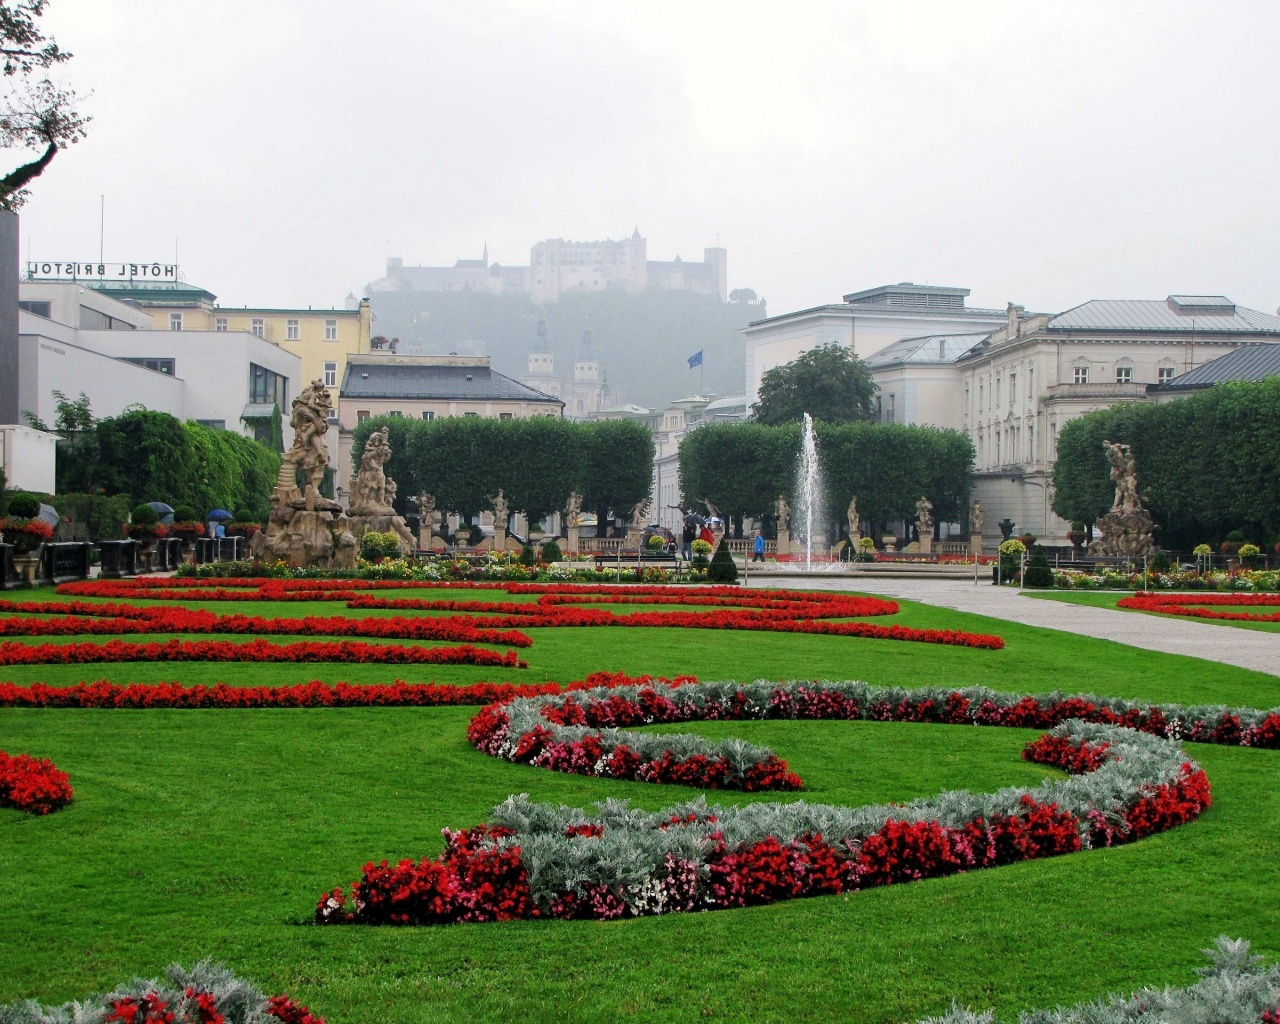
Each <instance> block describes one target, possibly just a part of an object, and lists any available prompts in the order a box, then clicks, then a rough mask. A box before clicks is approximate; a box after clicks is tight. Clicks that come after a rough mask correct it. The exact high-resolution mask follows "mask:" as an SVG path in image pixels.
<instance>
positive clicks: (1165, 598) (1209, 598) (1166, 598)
mask: <svg viewBox="0 0 1280 1024" xmlns="http://www.w3.org/2000/svg"><path fill="white" fill-rule="evenodd" d="M1201 605H1216V606H1219V607H1223V606H1226V607H1237V608H1239V607H1244V608H1258V607H1263V608H1274V607H1277V606H1280V594H1213V593H1204V594H1153V593H1151V592H1149V591H1144V592H1142V593H1139V594H1134V595H1133V596H1132V597H1122V598H1121V599H1120V600H1119V601H1117V602H1116V607H1118V608H1129V609H1132V610H1133V611H1139V612H1159V613H1160V614H1162V615H1184V616H1186V617H1187V618H1192V619H1224V620H1229V621H1237V622H1280V612H1271V613H1269V614H1265V615H1256V614H1253V613H1251V612H1219V611H1214V610H1213V609H1212V608H1206V607H1197V606H1201Z"/></svg>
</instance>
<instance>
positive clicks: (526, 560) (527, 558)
mask: <svg viewBox="0 0 1280 1024" xmlns="http://www.w3.org/2000/svg"><path fill="white" fill-rule="evenodd" d="M519 562H520V564H521V565H537V564H538V556H537V555H536V554H535V553H534V550H533V545H532V544H529V543H527V542H526V544H525V546H524V547H523V548H521V549H520V558H519Z"/></svg>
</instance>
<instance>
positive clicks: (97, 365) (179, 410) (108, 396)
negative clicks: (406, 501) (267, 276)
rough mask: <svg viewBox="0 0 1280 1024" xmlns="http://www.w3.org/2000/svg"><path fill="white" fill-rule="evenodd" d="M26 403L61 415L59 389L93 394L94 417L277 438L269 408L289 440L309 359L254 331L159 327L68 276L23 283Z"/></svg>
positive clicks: (44, 416) (42, 414)
mask: <svg viewBox="0 0 1280 1024" xmlns="http://www.w3.org/2000/svg"><path fill="white" fill-rule="evenodd" d="M19 303H20V311H19V315H18V316H19V326H18V335H19V338H18V346H19V359H18V365H19V382H18V395H19V408H20V409H21V411H22V412H23V413H27V412H30V413H32V414H33V415H35V416H37V417H39V419H40V420H41V421H43V422H45V423H48V424H52V423H53V422H54V420H55V419H56V418H57V408H56V403H57V399H56V398H55V397H54V394H53V392H54V391H59V392H61V393H62V394H64V395H67V396H68V397H69V398H75V397H77V396H78V395H79V394H80V393H81V392H83V393H84V394H85V395H87V396H88V398H89V401H90V403H91V405H92V407H93V412H94V415H95V416H97V417H105V416H118V415H119V414H120V413H122V412H124V411H125V410H126V409H128V408H130V407H131V406H143V407H145V408H147V409H151V410H154V411H157V412H167V413H170V414H171V415H173V416H176V417H178V418H179V419H183V420H195V421H196V422H198V423H202V424H204V425H206V426H210V427H217V428H221V429H227V430H234V431H237V432H238V433H243V434H246V435H248V436H250V437H254V436H257V437H259V438H262V439H267V438H269V437H270V420H271V417H272V409H273V408H278V409H279V410H280V413H281V417H282V427H283V434H284V443H285V446H286V447H287V446H288V445H289V444H290V443H292V439H293V432H292V430H291V428H290V427H289V409H290V406H289V403H290V402H291V401H292V399H293V397H294V396H295V395H297V394H298V393H299V392H300V391H301V389H302V386H303V382H302V371H301V366H302V361H301V359H300V358H299V357H298V356H296V355H294V354H293V353H291V352H287V351H285V350H284V349H282V348H280V347H279V346H278V345H273V344H271V342H269V341H266V340H264V339H262V338H259V337H256V336H255V335H253V334H251V333H249V332H247V331H220V332H214V331H157V330H152V329H150V328H151V317H150V316H149V315H148V314H147V313H146V312H145V311H143V310H139V309H135V308H134V307H132V306H130V305H128V304H126V303H123V302H120V301H118V300H116V299H113V298H111V297H110V296H107V295H103V294H101V293H100V292H96V291H94V290H93V289H90V288H84V287H82V286H80V285H78V284H75V283H71V282H58V283H40V282H25V281H24V282H22V284H21V285H20V288H19Z"/></svg>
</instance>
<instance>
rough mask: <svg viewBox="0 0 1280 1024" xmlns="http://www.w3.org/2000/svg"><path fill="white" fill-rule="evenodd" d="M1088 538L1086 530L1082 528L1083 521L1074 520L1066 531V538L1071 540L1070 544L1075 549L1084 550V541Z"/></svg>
mask: <svg viewBox="0 0 1280 1024" xmlns="http://www.w3.org/2000/svg"><path fill="white" fill-rule="evenodd" d="M1088 539H1089V534H1088V531H1086V530H1085V528H1084V523H1082V522H1079V521H1077V522H1074V523H1072V524H1071V529H1070V530H1068V531H1067V540H1069V541H1070V542H1071V546H1072V547H1073V548H1075V549H1076V550H1077V551H1083V550H1084V542H1085V541H1086V540H1088Z"/></svg>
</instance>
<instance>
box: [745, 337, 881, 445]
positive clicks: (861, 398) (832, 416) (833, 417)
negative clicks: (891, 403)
mask: <svg viewBox="0 0 1280 1024" xmlns="http://www.w3.org/2000/svg"><path fill="white" fill-rule="evenodd" d="M875 400H876V386H875V383H874V382H873V381H872V379H871V373H870V371H868V370H867V367H866V364H865V363H863V361H862V360H861V359H859V358H858V357H857V356H856V355H854V354H853V352H852V351H851V350H850V349H847V348H844V347H842V346H840V345H836V344H831V345H821V346H819V347H818V348H812V349H810V350H809V351H808V352H806V353H804V354H803V355H802V356H800V357H799V358H797V359H793V360H792V361H791V362H789V363H787V364H786V365H785V366H775V367H774V368H773V369H772V370H766V371H765V372H764V375H763V376H762V377H761V378H760V400H759V401H758V402H756V404H755V405H753V406H752V407H751V411H752V413H753V414H754V416H755V420H756V422H757V423H763V424H764V425H765V426H779V425H780V424H783V423H799V422H800V421H801V420H802V419H804V414H805V413H806V412H807V413H808V414H809V415H810V416H812V417H813V418H814V419H815V420H821V421H823V422H824V423H853V422H855V421H857V420H869V419H871V416H872V413H873V411H874V409H875Z"/></svg>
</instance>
